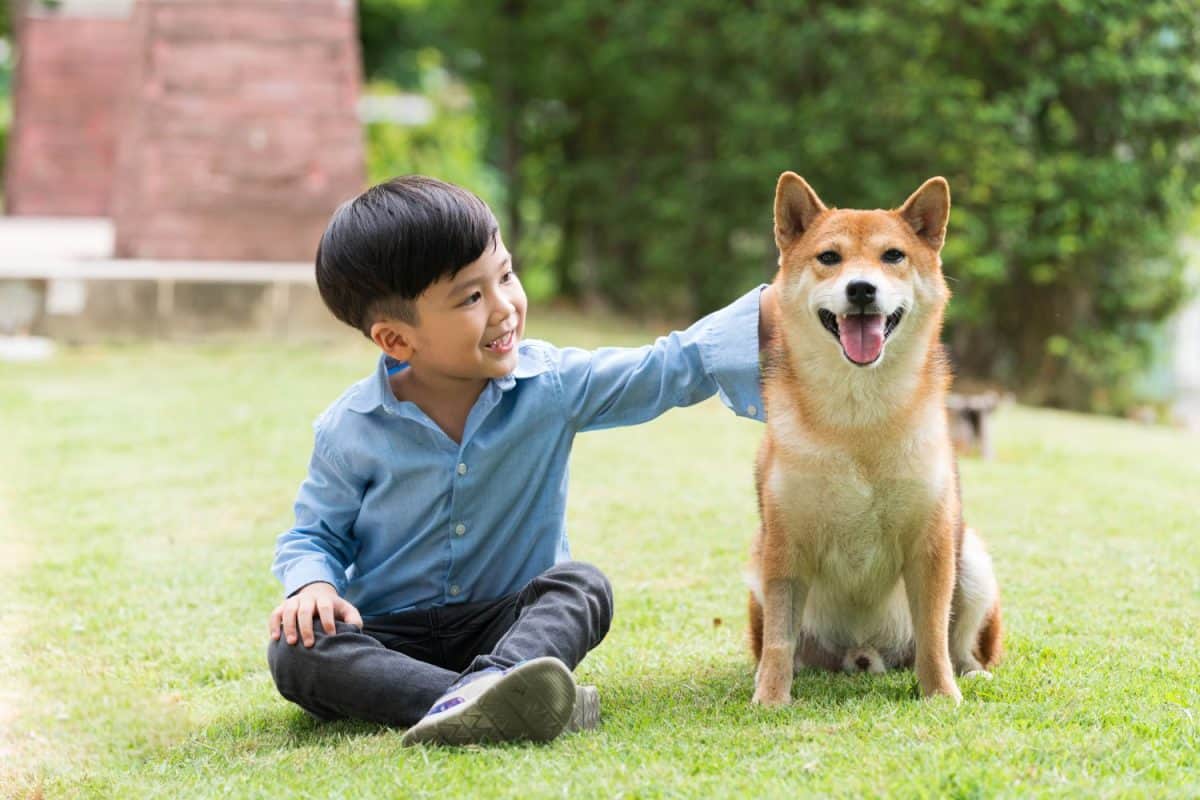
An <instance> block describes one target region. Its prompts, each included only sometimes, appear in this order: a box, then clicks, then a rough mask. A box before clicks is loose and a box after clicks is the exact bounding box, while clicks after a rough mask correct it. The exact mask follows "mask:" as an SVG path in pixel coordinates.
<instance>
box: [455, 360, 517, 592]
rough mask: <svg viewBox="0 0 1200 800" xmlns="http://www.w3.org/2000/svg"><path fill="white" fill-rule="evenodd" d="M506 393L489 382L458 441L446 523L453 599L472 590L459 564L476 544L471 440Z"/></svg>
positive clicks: (469, 415)
mask: <svg viewBox="0 0 1200 800" xmlns="http://www.w3.org/2000/svg"><path fill="white" fill-rule="evenodd" d="M503 394H504V393H503V391H502V390H501V388H500V387H499V386H498V385H497V383H496V381H492V382H490V383H488V385H487V386H486V387H484V390H483V392H481V393H480V395H479V399H477V400H476V401H475V405H474V406H472V407H471V411H470V413H468V414H467V423H466V425H465V426H463V437H462V442H461V443H460V444H459V447H458V452H457V454H456V458H455V464H454V467H453V470H454V473H453V477H452V480H451V488H450V519H449V522H448V524H447V527H448V529H449V530H448V533H447V539H448V540H449V541H448V542H447V547H448V549H449V550H450V567H449V569H447V571H446V583H445V592H446V595H447V596H448V598H450V599H455V598H457V597H459V596H460V595H462V594H464V593H466V592H468V591H470V588H471V587H469V586H467V585H465V584H464V583H463V582H462V580H461V579H460V578H459V577H458V575H457V568H458V565H459V564H461V563H464V554H465V553H466V552H468V551H469V550H470V549H471V547H472V545H473V543H472V542H470V541H468V540H467V539H468V537H467V533H468V531H469V530H470V520H469V518H468V517H467V516H466V513H467V512H466V510H465V509H466V508H468V507H469V505H470V503H469V501H470V499H471V496H472V495H471V491H472V488H473V487H474V486H475V485H476V484H475V481H474V477H475V476H473V475H472V473H471V440H472V438H474V435H475V433H476V431H478V430H479V428H480V426H481V425H482V424H483V422H484V420H486V419H487V416H488V414H490V413H491V412H492V410H493V409H495V407H496V406H497V405H499V404H500V399H501V397H502V396H503Z"/></svg>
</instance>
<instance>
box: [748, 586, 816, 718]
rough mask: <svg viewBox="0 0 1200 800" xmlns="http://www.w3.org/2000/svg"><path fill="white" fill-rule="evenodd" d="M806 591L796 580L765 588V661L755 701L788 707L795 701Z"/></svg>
mask: <svg viewBox="0 0 1200 800" xmlns="http://www.w3.org/2000/svg"><path fill="white" fill-rule="evenodd" d="M806 594H807V592H806V591H805V589H804V586H803V584H801V583H800V582H799V581H797V580H795V579H794V578H771V579H769V580H767V581H766V582H765V585H764V586H763V642H762V658H760V659H759V662H758V671H757V672H756V673H755V676H754V684H755V686H754V698H753V702H754V703H756V704H758V705H764V706H782V705H786V704H787V703H788V702H789V701H790V700H791V698H792V671H793V669H794V668H795V658H796V639H797V637H798V636H799V633H800V621H801V620H802V619H803V616H804V600H805V595H806Z"/></svg>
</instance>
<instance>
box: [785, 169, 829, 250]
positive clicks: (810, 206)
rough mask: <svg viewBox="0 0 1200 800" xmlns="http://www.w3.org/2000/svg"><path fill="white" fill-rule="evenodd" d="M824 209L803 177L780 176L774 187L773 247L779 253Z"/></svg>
mask: <svg viewBox="0 0 1200 800" xmlns="http://www.w3.org/2000/svg"><path fill="white" fill-rule="evenodd" d="M827 210H828V209H826V208H825V204H824V203H822V202H821V198H819V197H817V193H816V192H814V191H813V190H812V187H811V186H809V185H808V183H807V182H806V181H805V180H804V178H801V177H800V176H799V175H797V174H796V173H794V172H785V173H783V174H782V175H780V176H779V183H777V184H775V244H776V245H777V246H778V247H779V251H780V252H783V249H784V248H785V247H787V246H788V245H790V244H791V243H792V242H794V241H796V240H797V239H799V238H800V237H801V236H802V235H803V234H804V232H805V231H806V230H808V229H809V228H810V227H812V224H813V220H815V219H816V218H817V217H819V216H820V215H821V214H822V213H823V212H825V211H827Z"/></svg>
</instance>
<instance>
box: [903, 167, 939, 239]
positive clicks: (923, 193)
mask: <svg viewBox="0 0 1200 800" xmlns="http://www.w3.org/2000/svg"><path fill="white" fill-rule="evenodd" d="M898 211H899V213H900V216H901V217H902V218H903V219H904V221H905V222H907V223H908V225H909V227H910V228H912V229H913V231H914V232H915V233H916V234H917V236H920V237H921V238H922V239H924V240H925V243H926V244H928V245H929V246H930V247H932V248H933V249H934V250H941V249H942V244H944V243H945V241H946V223H948V222H949V221H950V184H948V183H946V179H945V178H942V177H940V176H939V177H937V178H930V179H929V180H927V181H925V182H924V183H922V184H921V188H920V189H917V190H916V191H915V192H913V193H912V195H911V196H910V197H909V198H908V199H907V200H905V201H904V205H902V206H900V208H899V209H898Z"/></svg>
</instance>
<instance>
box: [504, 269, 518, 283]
mask: <svg viewBox="0 0 1200 800" xmlns="http://www.w3.org/2000/svg"><path fill="white" fill-rule="evenodd" d="M516 279H517V273H515V272H513V271H512V270H511V269H510V270H509V271H508V272H506V273H504V274H503V275H502V276H500V282H501V283H512V282H513V281H515V280H516Z"/></svg>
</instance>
